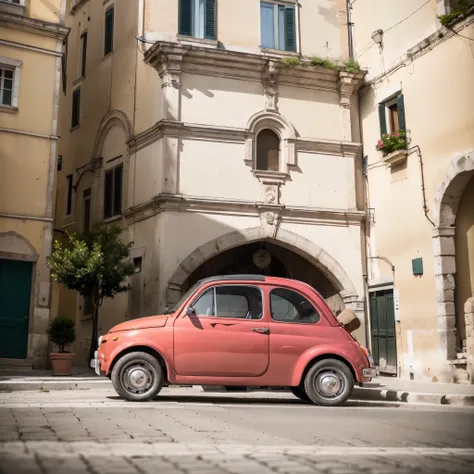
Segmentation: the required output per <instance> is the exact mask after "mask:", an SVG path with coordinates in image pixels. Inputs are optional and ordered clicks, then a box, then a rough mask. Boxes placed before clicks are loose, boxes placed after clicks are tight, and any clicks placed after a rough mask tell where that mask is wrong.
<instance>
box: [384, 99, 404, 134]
mask: <svg viewBox="0 0 474 474" xmlns="http://www.w3.org/2000/svg"><path fill="white" fill-rule="evenodd" d="M379 121H380V135H384V134H385V133H392V132H398V131H399V130H406V120H405V102H404V99H403V94H398V95H397V96H395V97H392V98H390V99H388V100H386V101H384V102H382V103H380V104H379Z"/></svg>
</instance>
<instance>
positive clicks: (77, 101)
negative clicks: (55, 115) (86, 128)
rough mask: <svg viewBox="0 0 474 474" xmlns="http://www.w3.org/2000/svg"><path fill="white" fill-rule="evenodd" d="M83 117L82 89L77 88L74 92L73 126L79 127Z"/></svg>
mask: <svg viewBox="0 0 474 474" xmlns="http://www.w3.org/2000/svg"><path fill="white" fill-rule="evenodd" d="M80 118H81V89H76V90H75V91H74V92H73V93H72V117H71V128H74V127H77V126H78V125H79V123H80Z"/></svg>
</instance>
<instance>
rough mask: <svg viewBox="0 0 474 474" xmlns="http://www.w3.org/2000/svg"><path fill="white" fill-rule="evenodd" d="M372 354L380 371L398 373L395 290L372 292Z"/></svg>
mask: <svg viewBox="0 0 474 474" xmlns="http://www.w3.org/2000/svg"><path fill="white" fill-rule="evenodd" d="M370 322H371V332H372V356H373V358H374V362H375V365H376V366H377V367H379V369H380V372H385V373H389V374H396V373H397V344H396V335H395V311H394V305H393V290H382V291H376V292H373V293H371V294H370Z"/></svg>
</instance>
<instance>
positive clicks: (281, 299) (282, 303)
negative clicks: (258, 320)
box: [270, 288, 319, 324]
mask: <svg viewBox="0 0 474 474" xmlns="http://www.w3.org/2000/svg"><path fill="white" fill-rule="evenodd" d="M270 310H271V314H272V319H274V320H275V321H280V322H287V323H302V324H311V323H317V322H318V321H319V313H318V312H317V311H316V309H315V307H314V306H313V305H312V304H311V303H310V302H309V301H308V300H307V299H306V298H305V297H304V296H302V295H300V294H299V293H296V291H293V290H288V289H286V288H275V289H274V290H272V291H271V293H270Z"/></svg>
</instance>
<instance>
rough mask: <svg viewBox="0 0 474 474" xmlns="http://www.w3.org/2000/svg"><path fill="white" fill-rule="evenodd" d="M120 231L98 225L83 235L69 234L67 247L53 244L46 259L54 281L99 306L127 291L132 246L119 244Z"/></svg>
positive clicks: (115, 227)
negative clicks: (50, 254) (126, 280)
mask: <svg viewBox="0 0 474 474" xmlns="http://www.w3.org/2000/svg"><path fill="white" fill-rule="evenodd" d="M120 232H121V230H120V228H119V227H117V226H112V227H107V226H106V225H105V224H104V223H98V224H97V225H96V226H94V228H93V229H92V230H91V231H90V232H88V233H84V234H68V246H66V247H64V246H63V245H62V244H61V243H60V242H58V241H55V243H54V251H53V255H52V256H51V258H49V259H48V265H49V267H50V268H51V276H52V278H53V280H54V281H56V282H58V283H60V284H62V285H64V286H65V287H66V288H68V289H70V290H75V291H77V292H79V293H80V294H81V296H83V297H90V298H92V301H93V304H94V305H95V306H100V305H101V304H102V302H103V300H104V298H112V297H113V296H114V295H115V294H117V293H121V292H124V291H128V289H129V288H128V285H126V284H124V280H125V279H126V278H127V277H128V276H129V275H131V274H132V273H133V267H132V264H131V263H130V261H129V250H130V247H131V245H132V244H128V245H127V244H124V243H123V242H122V241H121V240H120Z"/></svg>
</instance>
